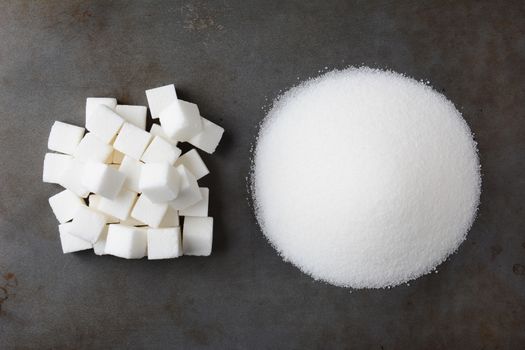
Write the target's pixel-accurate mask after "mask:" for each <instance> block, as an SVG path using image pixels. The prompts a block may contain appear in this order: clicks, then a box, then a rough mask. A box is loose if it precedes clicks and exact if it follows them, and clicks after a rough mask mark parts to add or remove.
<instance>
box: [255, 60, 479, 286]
mask: <svg viewBox="0 0 525 350" xmlns="http://www.w3.org/2000/svg"><path fill="white" fill-rule="evenodd" d="M251 185H252V194H253V197H254V203H255V210H256V215H257V219H258V221H259V224H260V226H261V228H262V230H263V232H264V234H265V235H266V237H267V238H268V240H269V241H270V243H271V244H272V245H273V246H274V247H275V249H277V251H278V252H279V253H280V254H281V256H282V257H283V258H284V259H285V260H287V261H290V262H291V263H293V264H294V265H296V266H297V267H298V268H299V269H301V270H302V271H304V272H305V273H308V274H309V275H311V276H312V277H314V278H315V279H320V280H323V281H326V282H328V283H331V284H334V285H338V286H345V287H353V288H381V287H389V286H395V285H398V284H400V283H404V282H407V281H409V280H412V279H414V278H417V277H419V276H421V275H423V274H426V273H429V272H431V271H432V270H434V269H435V267H436V266H437V265H438V264H440V263H441V262H443V261H444V260H445V259H446V258H447V256H448V255H449V254H451V253H453V252H454V251H455V250H456V249H457V248H458V246H459V245H460V244H461V242H462V241H463V240H464V239H465V238H466V234H467V232H468V230H469V228H470V226H471V225H472V222H473V220H474V217H475V214H476V210H477V206H478V203H479V196H480V185H481V179H480V169H479V161H478V156H477V151H476V144H475V142H474V140H473V138H472V134H471V132H470V130H469V127H468V126H467V124H466V122H465V121H464V120H463V118H462V117H461V114H460V113H459V112H458V111H457V110H456V108H455V107H454V105H453V104H452V103H451V102H450V101H448V100H447V99H446V98H445V97H444V96H443V95H441V94H439V93H437V92H436V91H434V90H433V89H432V88H430V87H429V86H427V85H425V84H423V83H420V82H417V81H415V80H413V79H409V78H406V77H405V76H403V75H400V74H397V73H393V72H385V71H381V70H372V69H369V68H358V69H357V68H351V69H347V70H343V71H333V72H329V73H327V74H325V75H323V76H321V77H319V78H317V79H313V80H310V81H307V82H306V83H304V84H303V85H301V86H298V87H296V88H293V89H291V90H289V91H288V92H286V93H285V94H284V95H283V96H282V97H281V98H280V99H279V100H278V101H276V102H275V103H274V106H273V108H272V109H271V110H270V112H269V113H268V115H267V117H266V119H265V120H264V122H263V124H262V125H261V130H260V134H259V137H258V141H257V145H256V149H255V156H254V167H253V173H252V178H251Z"/></svg>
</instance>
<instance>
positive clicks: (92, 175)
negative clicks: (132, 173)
mask: <svg viewBox="0 0 525 350" xmlns="http://www.w3.org/2000/svg"><path fill="white" fill-rule="evenodd" d="M125 178H126V175H125V174H123V173H121V172H119V171H118V170H115V169H113V168H111V167H109V166H108V165H106V164H102V163H96V162H91V161H89V162H86V164H84V172H83V174H82V186H84V187H85V188H87V189H88V190H89V191H90V192H93V193H96V194H98V195H101V196H102V197H106V198H109V199H113V198H115V197H116V196H117V194H118V193H119V192H120V190H121V189H122V185H123V184H124V180H125Z"/></svg>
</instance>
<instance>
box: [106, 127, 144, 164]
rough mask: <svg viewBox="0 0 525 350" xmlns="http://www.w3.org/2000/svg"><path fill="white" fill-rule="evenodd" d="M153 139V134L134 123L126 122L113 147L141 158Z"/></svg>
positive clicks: (133, 156)
mask: <svg viewBox="0 0 525 350" xmlns="http://www.w3.org/2000/svg"><path fill="white" fill-rule="evenodd" d="M150 140H151V134H150V133H149V132H147V131H144V130H142V129H140V128H138V127H136V126H135V125H133V124H130V123H124V125H123V126H122V129H120V132H119V134H118V135H117V138H116V139H115V142H114V143H113V147H114V148H115V149H116V150H118V151H120V152H122V153H124V154H125V155H128V156H130V157H132V158H135V159H137V160H138V159H140V156H142V153H144V150H145V149H146V147H148V144H149V142H150Z"/></svg>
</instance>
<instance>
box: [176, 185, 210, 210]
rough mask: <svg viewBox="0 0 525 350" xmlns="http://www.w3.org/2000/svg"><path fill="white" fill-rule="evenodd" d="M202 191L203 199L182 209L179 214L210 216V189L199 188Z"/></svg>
mask: <svg viewBox="0 0 525 350" xmlns="http://www.w3.org/2000/svg"><path fill="white" fill-rule="evenodd" d="M199 190H200V192H201V196H202V198H201V200H200V201H198V202H197V203H195V204H193V205H192V206H190V207H188V208H186V209H182V210H181V211H180V212H179V214H180V215H182V216H208V201H209V194H210V191H209V189H208V188H206V187H201V188H199Z"/></svg>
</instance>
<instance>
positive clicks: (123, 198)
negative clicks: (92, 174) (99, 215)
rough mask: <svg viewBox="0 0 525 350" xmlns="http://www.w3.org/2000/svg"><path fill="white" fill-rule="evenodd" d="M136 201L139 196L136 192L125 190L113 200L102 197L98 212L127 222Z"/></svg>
mask: <svg viewBox="0 0 525 350" xmlns="http://www.w3.org/2000/svg"><path fill="white" fill-rule="evenodd" d="M136 199H137V194H136V193H135V192H133V191H130V190H127V189H123V190H122V191H120V193H119V194H118V195H117V196H116V197H115V198H113V199H108V198H104V197H101V198H100V202H99V204H98V210H100V211H101V212H103V213H105V214H108V215H111V216H114V217H116V218H118V219H120V220H126V219H127V218H128V217H129V213H130V212H131V208H133V204H134V203H135V200H136Z"/></svg>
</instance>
